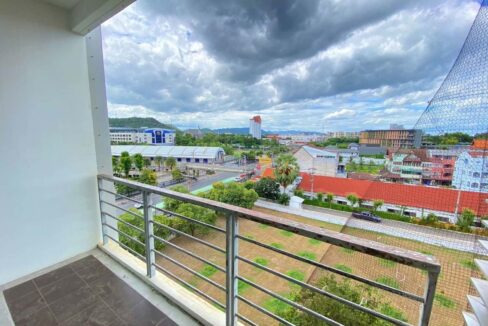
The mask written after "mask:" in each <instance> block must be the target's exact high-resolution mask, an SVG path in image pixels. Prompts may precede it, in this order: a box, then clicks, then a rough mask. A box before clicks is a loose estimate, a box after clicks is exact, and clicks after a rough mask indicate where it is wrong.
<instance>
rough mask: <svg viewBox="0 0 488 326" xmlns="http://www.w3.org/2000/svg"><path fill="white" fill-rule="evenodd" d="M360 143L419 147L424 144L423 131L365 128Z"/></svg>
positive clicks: (360, 135)
mask: <svg viewBox="0 0 488 326" xmlns="http://www.w3.org/2000/svg"><path fill="white" fill-rule="evenodd" d="M359 144H364V145H377V146H383V147H393V148H419V147H420V145H421V144H422V131H421V130H417V129H395V130H393V129H385V130H365V131H361V132H360V134H359Z"/></svg>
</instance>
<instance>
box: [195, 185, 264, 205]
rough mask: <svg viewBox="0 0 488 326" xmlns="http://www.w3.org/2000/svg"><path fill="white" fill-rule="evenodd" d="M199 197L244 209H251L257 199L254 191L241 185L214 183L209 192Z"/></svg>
mask: <svg viewBox="0 0 488 326" xmlns="http://www.w3.org/2000/svg"><path fill="white" fill-rule="evenodd" d="M201 196H202V197H204V198H208V199H212V200H216V201H220V202H222V203H226V204H231V205H235V206H240V207H244V208H252V207H253V206H254V203H255V202H256V200H258V198H259V196H258V194H257V193H256V191H254V189H246V187H245V186H244V185H243V184H242V183H237V182H230V183H225V184H224V183H222V182H216V183H214V184H213V188H212V189H211V190H209V191H207V192H205V193H202V194H201Z"/></svg>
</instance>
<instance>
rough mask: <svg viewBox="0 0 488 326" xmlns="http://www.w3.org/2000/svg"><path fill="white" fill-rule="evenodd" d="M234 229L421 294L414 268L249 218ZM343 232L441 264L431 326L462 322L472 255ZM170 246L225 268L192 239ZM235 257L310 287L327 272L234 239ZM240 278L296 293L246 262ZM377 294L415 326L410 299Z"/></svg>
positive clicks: (260, 319)
mask: <svg viewBox="0 0 488 326" xmlns="http://www.w3.org/2000/svg"><path fill="white" fill-rule="evenodd" d="M256 210H259V211H262V212H266V213H269V214H273V215H277V216H280V217H286V218H290V219H293V220H295V221H298V222H303V223H308V224H311V225H315V226H318V227H322V228H326V229H330V230H334V231H341V228H342V227H341V226H338V225H334V224H329V223H324V222H320V221H315V220H309V219H305V218H302V217H298V216H295V215H290V214H284V213H281V212H275V211H272V210H267V209H262V208H256ZM217 224H218V225H219V226H221V227H225V224H224V220H223V219H219V220H218V222H217ZM239 229H240V234H241V235H242V236H244V237H247V238H250V239H255V240H259V241H260V242H263V243H265V244H268V245H271V246H274V247H276V248H280V249H283V250H286V251H289V252H292V253H294V254H297V255H301V256H303V257H307V258H309V259H314V260H317V261H322V262H323V263H325V264H327V265H331V266H335V267H337V268H340V269H342V270H345V271H348V272H353V273H354V274H357V275H361V276H364V277H366V278H369V279H373V280H376V281H378V282H382V283H386V284H388V285H390V286H393V287H398V288H400V289H403V290H407V291H409V292H412V293H416V294H419V295H421V294H422V293H423V290H424V284H425V280H426V275H425V274H424V273H422V272H421V271H419V270H417V269H413V268H410V267H407V266H403V265H400V264H395V263H392V262H389V261H385V260H381V259H378V258H375V257H372V256H369V255H365V254H361V253H357V252H353V251H351V250H344V249H343V248H339V247H336V246H330V245H328V244H326V243H323V242H320V241H314V240H311V239H309V238H306V237H302V236H299V235H295V234H292V233H290V232H286V231H282V230H279V229H276V228H273V227H268V226H266V225H263V224H259V223H255V222H251V221H248V220H241V221H240V225H239ZM342 232H344V233H347V234H350V235H354V236H357V237H361V238H365V239H370V240H375V241H378V242H382V243H385V244H389V245H395V246H399V247H402V248H405V249H411V250H415V251H419V252H423V253H425V254H432V255H434V256H436V257H437V258H438V259H439V261H440V262H441V264H442V272H441V276H440V279H439V283H438V288H437V296H436V303H435V306H434V313H433V318H432V324H433V325H460V324H462V315H461V311H462V310H463V309H465V307H466V294H467V293H469V291H470V283H469V279H470V277H471V276H472V275H473V274H477V273H478V272H477V271H476V269H475V267H474V265H473V256H472V255H471V254H467V253H462V252H458V251H455V250H449V249H443V248H440V247H436V246H431V245H425V244H422V243H419V242H415V241H410V240H404V239H400V238H396V237H391V236H386V235H383V234H380V233H375V232H370V231H364V230H359V229H354V228H349V227H345V228H343V229H342ZM199 237H200V238H201V239H203V240H205V241H208V242H210V243H213V244H215V245H218V246H219V247H221V248H224V247H225V237H224V234H223V233H220V232H217V231H210V232H209V233H207V234H205V235H202V236H199ZM172 242H174V243H175V244H177V245H178V246H180V247H183V248H185V249H187V250H189V251H192V252H194V253H196V254H197V255H200V256H202V257H204V258H206V259H208V260H210V261H211V262H214V263H216V264H217V265H219V266H222V267H224V265H225V257H224V255H223V254H221V253H219V252H218V251H215V250H213V249H211V248H208V247H206V246H205V245H202V244H200V243H198V242H196V241H193V240H190V239H188V238H185V237H181V236H180V237H178V238H176V239H174V240H173V241H172ZM163 252H164V254H166V255H168V256H170V257H173V258H175V259H176V260H177V261H179V262H181V263H183V264H184V265H186V266H188V267H190V268H192V269H193V270H195V271H198V273H199V275H202V276H205V277H207V278H209V279H211V280H213V281H215V282H216V283H218V284H221V285H223V286H225V274H224V273H222V272H220V271H218V270H217V269H215V268H213V267H212V266H209V265H206V264H203V263H202V262H200V261H198V260H196V259H194V258H192V257H190V256H188V255H186V254H184V253H181V252H179V251H178V250H176V249H174V248H171V247H169V246H167V247H166V248H165V249H164V250H163ZM239 253H240V255H242V256H243V257H245V258H247V259H249V260H251V261H254V262H255V263H257V264H260V265H262V266H266V267H269V268H271V269H273V270H276V271H278V272H281V273H283V274H286V275H288V276H290V277H293V278H295V279H298V280H302V281H305V282H312V283H313V282H314V281H315V280H317V279H318V278H319V277H320V276H323V275H324V274H325V273H326V272H324V271H322V270H320V269H315V268H314V267H312V266H310V265H308V264H304V263H301V262H299V261H296V260H294V259H291V258H288V257H286V256H283V255H280V254H278V253H275V252H272V251H270V250H267V249H264V248H261V247H259V246H255V245H253V244H251V243H249V242H246V241H243V240H240V241H239ZM157 261H158V264H159V265H161V266H163V267H165V268H167V269H169V270H170V271H171V272H173V273H175V274H176V275H178V276H179V277H181V278H183V279H184V280H186V281H187V282H189V283H190V284H192V285H193V286H195V287H197V288H198V289H200V290H202V291H204V292H205V293H206V294H208V295H210V296H212V297H213V298H215V299H217V300H218V301H220V302H222V303H223V302H224V300H225V298H224V292H223V291H222V290H220V289H218V288H217V287H215V286H214V285H212V284H209V283H208V282H206V281H205V280H203V279H201V278H199V277H198V276H195V275H192V274H191V273H189V272H187V271H185V270H184V269H182V268H181V267H178V266H176V265H175V264H173V263H172V262H170V261H169V260H166V259H164V258H161V257H158V258H157ZM239 274H240V275H241V276H243V277H245V278H247V279H249V280H250V281H252V282H255V283H257V284H259V285H261V286H263V287H266V288H268V289H270V290H271V291H273V292H275V293H278V294H280V295H282V296H284V297H286V296H288V295H289V294H290V293H291V292H292V291H297V290H299V287H298V286H296V285H294V284H292V283H290V282H288V281H286V280H282V279H280V278H278V277H276V276H274V275H272V274H270V273H268V272H266V271H263V270H260V269H259V268H257V267H254V266H251V265H249V264H247V263H245V262H240V263H239ZM239 294H240V295H242V296H244V297H246V298H249V299H250V300H251V301H252V302H254V303H256V304H258V305H260V306H262V307H265V308H266V309H268V310H271V311H274V312H278V311H280V310H281V309H284V308H285V307H286V304H284V303H281V302H280V301H278V300H276V299H273V298H272V297H270V296H269V295H267V294H265V293H263V292H261V291H260V290H258V289H255V288H253V287H252V286H251V285H249V284H246V283H244V282H239ZM380 295H381V296H384V298H385V300H388V301H390V302H391V304H392V306H393V307H394V308H395V309H396V310H398V311H400V312H401V313H402V314H403V316H404V317H406V318H407V319H408V321H409V322H410V323H413V324H415V323H416V322H417V320H418V316H419V313H418V312H419V305H418V304H416V303H415V302H413V301H411V300H406V299H403V298H402V297H399V296H397V295H393V294H389V293H386V292H384V291H381V294H380ZM239 312H240V313H241V314H242V315H244V316H246V317H248V318H250V319H251V320H253V321H255V322H257V323H259V324H265V325H270V324H277V323H275V322H274V321H273V320H271V319H270V318H269V317H267V316H265V315H264V314H262V313H260V312H259V311H257V310H255V309H254V308H252V307H250V306H248V305H246V304H245V303H243V302H240V306H239Z"/></svg>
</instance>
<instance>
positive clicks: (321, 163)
mask: <svg viewBox="0 0 488 326" xmlns="http://www.w3.org/2000/svg"><path fill="white" fill-rule="evenodd" d="M293 156H294V157H295V158H296V159H297V163H298V165H299V166H300V172H306V173H310V172H311V171H312V169H314V174H315V175H325V176H330V177H335V176H336V175H337V165H338V163H339V162H338V161H339V160H338V159H336V158H324V157H320V158H314V157H312V156H311V155H310V154H309V153H307V151H306V150H304V149H303V148H300V149H299V150H298V151H297V152H296V153H295V154H293Z"/></svg>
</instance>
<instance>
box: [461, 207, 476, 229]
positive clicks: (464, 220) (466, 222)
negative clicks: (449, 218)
mask: <svg viewBox="0 0 488 326" xmlns="http://www.w3.org/2000/svg"><path fill="white" fill-rule="evenodd" d="M474 217H475V214H474V212H473V211H472V210H470V209H469V208H465V209H463V211H462V213H461V215H460V216H459V217H458V221H457V223H456V224H457V226H459V228H460V229H461V230H463V231H469V230H470V229H471V225H472V224H473V222H474Z"/></svg>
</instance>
